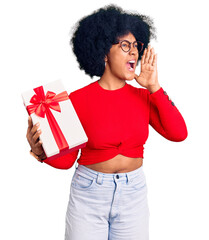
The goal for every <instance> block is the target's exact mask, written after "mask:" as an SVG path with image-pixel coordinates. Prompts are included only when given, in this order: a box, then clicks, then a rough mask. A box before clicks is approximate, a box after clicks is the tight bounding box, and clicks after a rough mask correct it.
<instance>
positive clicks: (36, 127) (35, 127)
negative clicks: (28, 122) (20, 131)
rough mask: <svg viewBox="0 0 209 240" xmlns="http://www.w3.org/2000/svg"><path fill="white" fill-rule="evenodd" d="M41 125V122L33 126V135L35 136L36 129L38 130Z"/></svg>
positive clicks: (31, 132)
mask: <svg viewBox="0 0 209 240" xmlns="http://www.w3.org/2000/svg"><path fill="white" fill-rule="evenodd" d="M39 126H40V124H39V123H36V124H35V125H34V126H33V127H32V129H31V131H30V135H31V136H33V135H34V134H35V133H36V131H37V130H38V127H39Z"/></svg>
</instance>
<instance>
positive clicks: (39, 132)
mask: <svg viewBox="0 0 209 240" xmlns="http://www.w3.org/2000/svg"><path fill="white" fill-rule="evenodd" d="M40 135H41V130H38V131H37V132H36V133H35V134H34V135H33V137H32V141H33V143H34V144H35V143H37V141H39V136H40Z"/></svg>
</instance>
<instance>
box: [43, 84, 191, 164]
mask: <svg viewBox="0 0 209 240" xmlns="http://www.w3.org/2000/svg"><path fill="white" fill-rule="evenodd" d="M69 98H70V100H71V102H72V104H73V106H74V108H75V111H76V113H77V115H78V117H79V120H80V121H81V124H82V126H83V128H84V130H85V132H86V135H87V137H88V142H87V144H86V147H84V148H82V149H81V156H80V158H79V159H78V161H77V162H78V163H79V164H81V165H88V164H94V163H98V162H103V161H106V160H109V159H111V158H113V157H115V156H116V155H118V154H122V155H124V156H127V157H132V158H138V157H143V149H144V147H143V145H144V144H145V142H146V140H147V138H148V134H149V124H150V125H151V126H152V127H153V128H154V129H155V130H156V131H157V132H158V133H159V134H161V135H162V136H163V137H165V138H166V139H168V140H171V141H176V142H178V141H183V140H184V139H185V138H186V137H187V128H186V124H185V122H184V119H183V117H182V115H181V114H180V112H179V111H178V109H177V108H176V107H175V105H174V103H173V102H172V101H171V100H170V98H169V97H168V95H167V93H166V92H165V91H164V90H163V89H162V88H160V89H159V90H158V91H156V92H154V93H152V94H151V93H150V92H149V91H148V90H147V89H143V88H137V87H134V86H132V85H130V84H128V83H126V84H125V85H124V86H123V87H122V88H119V89H116V90H106V89H104V88H102V87H101V86H100V85H99V83H98V81H95V82H93V83H90V84H89V85H87V86H85V87H83V88H80V89H78V90H75V91H74V92H71V93H70V95H69ZM78 152H79V150H76V151H74V152H71V153H69V154H67V155H65V156H62V157H59V158H57V159H54V160H50V161H49V160H48V159H46V160H44V162H45V163H47V164H49V165H51V166H53V167H55V168H60V169H68V168H70V167H71V166H72V165H73V164H74V162H75V160H76V159H77V155H78Z"/></svg>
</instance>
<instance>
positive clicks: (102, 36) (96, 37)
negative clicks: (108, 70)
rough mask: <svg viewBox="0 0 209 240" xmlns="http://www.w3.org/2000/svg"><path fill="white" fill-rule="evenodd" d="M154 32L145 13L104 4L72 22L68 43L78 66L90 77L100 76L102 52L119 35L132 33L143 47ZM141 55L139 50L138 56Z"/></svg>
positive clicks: (152, 36) (101, 72)
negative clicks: (71, 33)
mask: <svg viewBox="0 0 209 240" xmlns="http://www.w3.org/2000/svg"><path fill="white" fill-rule="evenodd" d="M155 32H156V30H155V27H154V25H153V20H152V19H151V18H150V17H149V16H146V15H141V14H137V13H129V12H125V11H123V9H122V8H120V7H118V6H116V5H108V6H105V7H103V8H100V9H98V10H97V11H95V12H93V13H92V14H91V15H88V16H86V17H84V18H82V19H81V20H79V21H78V22H77V23H76V25H75V26H74V32H73V35H72V38H71V40H70V44H71V45H72V49H73V52H74V54H75V56H76V58H77V61H78V63H79V67H80V69H81V70H84V71H85V73H86V74H88V75H89V76H90V77H91V78H92V77H93V76H99V77H101V76H102V75H103V73H104V70H105V61H104V58H105V55H107V54H108V53H109V51H110V48H111V47H112V45H113V44H114V43H115V42H116V41H117V39H118V38H119V37H122V36H124V35H126V34H128V33H132V34H133V35H134V36H135V38H136V40H137V41H141V42H143V43H144V49H145V48H146V47H147V46H148V44H149V42H150V39H151V38H155V39H156V35H155ZM142 55H143V51H142V52H140V53H139V58H138V60H140V59H141V57H142Z"/></svg>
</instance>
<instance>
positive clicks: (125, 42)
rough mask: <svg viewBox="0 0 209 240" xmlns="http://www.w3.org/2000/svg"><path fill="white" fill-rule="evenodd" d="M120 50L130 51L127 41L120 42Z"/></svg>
mask: <svg viewBox="0 0 209 240" xmlns="http://www.w3.org/2000/svg"><path fill="white" fill-rule="evenodd" d="M121 48H122V49H123V51H124V52H128V51H129V50H130V43H129V42H127V41H122V42H121Z"/></svg>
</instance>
